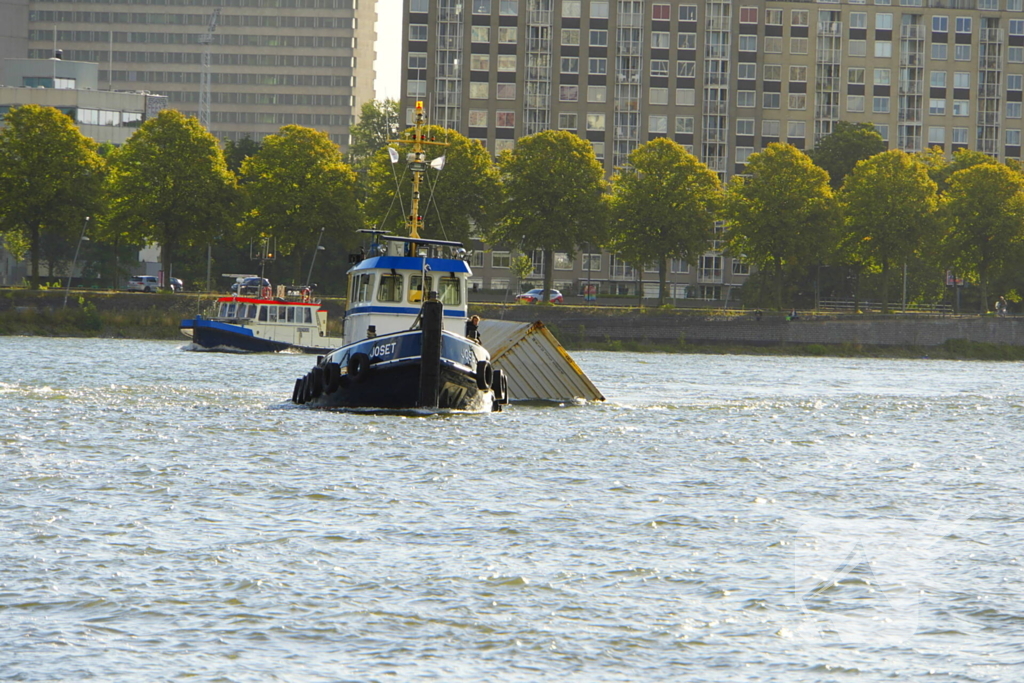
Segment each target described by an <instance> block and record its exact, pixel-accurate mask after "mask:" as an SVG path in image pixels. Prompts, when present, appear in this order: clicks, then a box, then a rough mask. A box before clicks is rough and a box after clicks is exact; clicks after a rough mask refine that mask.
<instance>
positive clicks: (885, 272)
mask: <svg viewBox="0 0 1024 683" xmlns="http://www.w3.org/2000/svg"><path fill="white" fill-rule="evenodd" d="M888 312H889V259H883V260H882V313H888Z"/></svg>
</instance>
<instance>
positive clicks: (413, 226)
mask: <svg viewBox="0 0 1024 683" xmlns="http://www.w3.org/2000/svg"><path fill="white" fill-rule="evenodd" d="M425 125H426V122H425V121H424V119H423V101H422V100H420V101H417V102H416V126H415V128H414V129H413V137H412V140H388V142H394V143H398V144H402V145H412V151H411V152H409V156H408V157H407V160H408V162H409V170H410V171H412V214H411V215H410V216H409V221H408V222H409V237H412V238H413V239H419V237H420V229H421V228H423V216H422V215H420V184H421V183H422V182H423V174H424V173H426V171H427V165H428V164H427V154H426V151H425V145H442V146H444V145H446V144H447V143H444V142H434V141H433V140H427V135H426V133H424V132H423V128H424V126H425ZM412 251H413V253H415V245H413V250H412Z"/></svg>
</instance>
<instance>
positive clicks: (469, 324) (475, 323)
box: [466, 315, 480, 343]
mask: <svg viewBox="0 0 1024 683" xmlns="http://www.w3.org/2000/svg"><path fill="white" fill-rule="evenodd" d="M479 327H480V316H478V315H474V316H473V317H471V318H470V319H469V320H467V321H466V339H471V340H473V341H475V342H477V343H479V342H480V330H479Z"/></svg>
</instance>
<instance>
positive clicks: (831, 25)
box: [818, 21, 843, 36]
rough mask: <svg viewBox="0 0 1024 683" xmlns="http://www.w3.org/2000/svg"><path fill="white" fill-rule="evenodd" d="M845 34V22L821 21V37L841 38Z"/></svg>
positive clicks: (819, 33)
mask: <svg viewBox="0 0 1024 683" xmlns="http://www.w3.org/2000/svg"><path fill="white" fill-rule="evenodd" d="M842 34H843V22H841V21H819V22H818V35H819V36H841V35H842Z"/></svg>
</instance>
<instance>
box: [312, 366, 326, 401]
mask: <svg viewBox="0 0 1024 683" xmlns="http://www.w3.org/2000/svg"><path fill="white" fill-rule="evenodd" d="M309 376H310V380H311V381H312V382H313V398H318V397H319V396H320V394H322V393H324V369H323V368H322V367H320V366H319V365H317V366H316V367H314V368H313V369H312V370H310V371H309Z"/></svg>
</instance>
